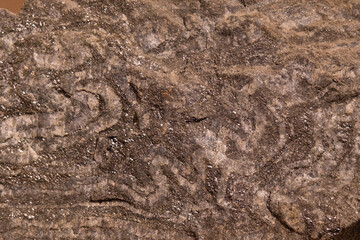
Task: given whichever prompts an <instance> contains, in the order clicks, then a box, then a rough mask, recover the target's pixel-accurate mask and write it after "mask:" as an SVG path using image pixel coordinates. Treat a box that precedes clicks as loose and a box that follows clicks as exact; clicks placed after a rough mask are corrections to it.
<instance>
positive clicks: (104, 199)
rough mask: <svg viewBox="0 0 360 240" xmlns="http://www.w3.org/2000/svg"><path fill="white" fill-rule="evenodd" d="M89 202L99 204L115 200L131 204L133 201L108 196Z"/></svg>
mask: <svg viewBox="0 0 360 240" xmlns="http://www.w3.org/2000/svg"><path fill="white" fill-rule="evenodd" d="M89 202H90V203H99V204H102V203H114V202H117V203H128V204H131V202H129V201H127V200H125V199H122V198H116V197H108V198H101V199H90V201H89Z"/></svg>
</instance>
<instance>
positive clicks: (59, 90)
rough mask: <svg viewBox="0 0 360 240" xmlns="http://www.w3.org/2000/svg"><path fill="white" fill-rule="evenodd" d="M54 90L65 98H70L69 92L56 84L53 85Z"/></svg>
mask: <svg viewBox="0 0 360 240" xmlns="http://www.w3.org/2000/svg"><path fill="white" fill-rule="evenodd" d="M55 90H56V91H57V92H58V93H60V94H62V95H63V96H64V97H66V98H71V94H70V93H68V92H66V91H65V90H64V89H63V88H62V87H59V86H56V87H55Z"/></svg>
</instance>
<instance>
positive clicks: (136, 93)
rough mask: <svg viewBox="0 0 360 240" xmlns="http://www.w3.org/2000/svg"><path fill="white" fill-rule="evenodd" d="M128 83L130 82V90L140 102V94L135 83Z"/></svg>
mask: <svg viewBox="0 0 360 240" xmlns="http://www.w3.org/2000/svg"><path fill="white" fill-rule="evenodd" d="M129 84H130V88H131V90H132V91H133V92H134V93H135V96H136V100H138V101H139V102H141V94H140V92H139V90H138V89H137V87H136V85H135V84H133V83H132V82H130V83H129Z"/></svg>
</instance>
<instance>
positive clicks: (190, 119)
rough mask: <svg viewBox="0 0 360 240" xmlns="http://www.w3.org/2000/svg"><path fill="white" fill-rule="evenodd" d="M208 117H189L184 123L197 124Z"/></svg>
mask: <svg viewBox="0 0 360 240" xmlns="http://www.w3.org/2000/svg"><path fill="white" fill-rule="evenodd" d="M207 118H208V117H202V118H196V117H191V118H189V119H187V120H185V122H186V123H199V122H201V121H204V120H206V119H207Z"/></svg>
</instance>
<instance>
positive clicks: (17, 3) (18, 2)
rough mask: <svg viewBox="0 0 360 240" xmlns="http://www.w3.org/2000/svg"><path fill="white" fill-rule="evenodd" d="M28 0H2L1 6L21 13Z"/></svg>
mask: <svg viewBox="0 0 360 240" xmlns="http://www.w3.org/2000/svg"><path fill="white" fill-rule="evenodd" d="M25 2H26V0H1V1H0V8H6V9H7V10H9V11H11V12H13V13H19V12H20V10H21V7H22V6H23V5H24V3H25Z"/></svg>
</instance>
